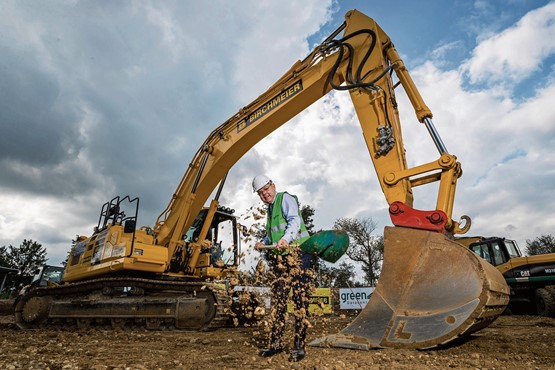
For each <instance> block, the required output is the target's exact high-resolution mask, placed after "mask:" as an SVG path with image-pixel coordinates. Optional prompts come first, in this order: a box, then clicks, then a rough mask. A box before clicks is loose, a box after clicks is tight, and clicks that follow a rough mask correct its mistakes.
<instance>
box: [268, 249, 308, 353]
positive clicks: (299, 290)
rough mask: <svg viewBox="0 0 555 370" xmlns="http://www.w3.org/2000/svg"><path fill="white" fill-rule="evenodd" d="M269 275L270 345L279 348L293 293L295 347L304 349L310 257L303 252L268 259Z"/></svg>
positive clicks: (273, 256)
mask: <svg viewBox="0 0 555 370" xmlns="http://www.w3.org/2000/svg"><path fill="white" fill-rule="evenodd" d="M268 262H269V265H270V275H271V280H272V286H271V294H272V312H271V317H272V320H273V322H272V332H271V334H270V346H271V347H276V348H278V347H282V346H283V344H282V338H283V334H284V332H285V324H286V323H285V315H286V313H287V300H288V297H289V292H290V291H292V298H293V304H294V306H295V313H294V315H295V338H294V346H295V347H296V348H303V347H304V345H305V339H306V329H307V324H308V321H307V320H308V319H307V314H308V305H309V303H310V295H311V292H312V285H313V284H312V280H313V271H312V268H311V267H312V256H311V255H310V254H308V253H305V252H303V251H299V252H298V255H295V254H289V255H286V256H276V255H270V256H268Z"/></svg>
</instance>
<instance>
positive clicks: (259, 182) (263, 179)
mask: <svg viewBox="0 0 555 370" xmlns="http://www.w3.org/2000/svg"><path fill="white" fill-rule="evenodd" d="M271 182H272V180H270V178H269V177H268V176H266V175H258V176H256V177H255V178H254V179H253V180H252V191H254V192H255V193H256V192H257V191H258V190H260V189H262V188H263V187H264V186H266V185H267V184H269V183H271Z"/></svg>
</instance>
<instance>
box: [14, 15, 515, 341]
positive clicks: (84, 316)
mask: <svg viewBox="0 0 555 370" xmlns="http://www.w3.org/2000/svg"><path fill="white" fill-rule="evenodd" d="M341 32H343V34H342V36H340V34H341ZM395 76H396V79H395V80H394V77H395ZM397 80H398V81H397ZM399 86H400V87H402V88H403V89H404V91H405V92H406V94H407V95H408V97H409V99H410V102H411V104H412V106H413V108H414V111H415V113H416V117H417V119H418V121H419V122H421V123H422V124H423V127H425V128H426V129H427V130H428V132H429V133H430V135H431V138H432V141H433V143H434V144H435V146H436V147H437V149H438V151H439V158H438V159H437V160H435V161H433V162H430V163H425V164H421V165H418V166H416V167H412V168H409V167H408V166H407V161H406V158H405V148H404V146H403V138H402V133H401V124H400V120H399V114H398V110H397V100H396V98H395V91H394V89H395V88H397V87H399ZM332 90H339V91H343V90H345V91H348V92H349V94H350V96H351V99H352V102H353V105H354V108H355V110H356V114H357V116H358V119H359V121H360V126H361V128H362V134H363V135H364V139H365V141H366V144H367V147H368V151H369V153H370V158H371V160H372V162H373V165H374V167H375V170H376V174H377V176H378V179H379V182H380V185H381V188H382V190H383V192H384V194H385V197H386V200H387V202H388V204H389V214H390V216H391V220H392V224H393V225H394V226H391V227H386V228H385V231H384V237H385V242H384V243H385V246H384V253H385V254H384V262H383V268H382V273H381V276H380V279H379V283H378V286H377V287H376V289H375V291H374V293H373V295H372V298H371V300H370V301H369V303H368V304H367V306H366V307H365V308H364V309H363V310H362V312H361V313H360V314H359V316H358V317H357V318H356V319H355V320H354V321H353V322H352V323H351V324H350V325H349V326H347V327H346V328H345V329H343V330H342V331H341V332H340V333H338V334H335V335H330V336H327V337H324V338H319V339H317V340H315V341H313V342H312V343H311V344H312V345H315V346H318V345H321V346H336V347H346V348H356V349H368V348H377V347H400V348H429V347H434V346H437V345H440V344H443V343H447V342H449V341H452V340H454V339H456V338H458V337H460V336H462V335H467V334H470V333H472V332H475V331H477V330H479V329H481V328H484V327H486V326H487V325H489V324H490V323H491V322H493V321H494V320H495V319H496V318H497V317H498V316H499V315H500V314H501V313H502V312H503V310H504V309H505V306H506V305H507V303H508V300H509V295H508V293H509V289H508V287H507V285H506V283H505V281H504V279H503V277H502V276H501V274H500V273H499V272H498V271H497V270H496V269H495V268H494V267H493V266H491V265H489V264H488V263H486V262H485V261H483V260H482V259H480V258H479V257H478V256H476V255H475V254H474V253H473V252H471V251H470V250H468V248H465V247H464V246H462V245H459V244H458V243H456V242H455V241H454V240H453V237H454V235H456V234H463V233H465V232H466V231H467V230H468V229H469V227H470V219H469V218H468V217H467V216H463V217H462V220H464V221H460V222H456V221H454V220H453V219H452V218H451V217H452V215H451V214H452V211H453V203H454V198H455V188H456V183H457V179H458V178H459V177H460V176H461V175H462V170H461V165H460V163H459V162H458V161H457V158H456V157H455V156H454V155H452V154H449V152H448V151H447V149H446V148H445V145H444V143H443V142H442V140H441V138H440V137H439V135H438V133H437V131H436V129H435V128H434V125H433V123H432V120H431V118H432V112H431V111H430V109H429V108H428V107H427V106H426V104H425V103H424V101H423V99H422V97H421V96H420V94H419V92H418V90H417V89H416V87H415V84H414V83H413V81H412V79H411V77H410V75H409V73H408V71H407V69H406V67H405V65H404V63H403V61H402V60H401V58H400V57H399V54H398V53H397V51H396V49H395V47H394V46H393V43H392V41H391V40H390V38H389V37H388V36H387V34H386V33H385V32H384V31H383V30H382V29H381V28H380V27H379V26H378V25H377V24H376V23H375V22H374V21H373V20H372V19H371V18H369V17H367V16H365V15H364V14H362V13H360V12H358V11H356V10H352V11H349V12H348V13H347V14H346V16H345V22H344V24H343V25H341V26H340V27H339V28H338V29H337V30H336V31H335V32H333V34H331V35H330V36H329V37H328V38H327V39H326V40H324V41H323V42H322V44H320V45H319V46H317V47H316V48H315V49H314V50H313V51H312V52H311V53H310V54H309V55H308V56H307V57H306V58H305V59H303V60H300V61H297V62H296V63H295V64H294V65H293V66H292V67H291V69H290V70H289V71H287V72H286V73H285V74H284V75H283V76H282V77H281V78H280V79H279V80H278V81H277V82H276V83H275V84H274V85H272V86H271V87H270V88H269V89H268V90H267V91H266V92H264V93H263V94H262V95H260V96H259V97H258V98H257V99H255V100H254V101H253V102H251V103H250V104H249V105H247V106H245V107H244V108H242V109H240V110H239V112H238V113H236V114H235V115H233V116H232V117H231V118H229V119H228V120H227V121H226V122H224V123H223V124H222V125H220V126H219V127H218V128H216V129H215V130H214V131H213V132H212V133H211V134H210V135H209V136H208V138H207V139H206V141H205V142H204V143H203V144H202V145H201V146H200V148H199V149H198V151H197V152H196V154H195V156H194V158H193V159H192V161H191V163H190V165H189V167H188V169H187V171H186V173H185V175H184V177H183V179H182V180H181V182H180V184H179V186H178V187H177V190H176V191H175V194H174V195H173V197H172V198H171V200H170V202H169V204H168V206H167V207H166V209H165V210H164V211H163V212H162V214H161V215H160V217H159V218H158V219H157V220H156V223H155V225H154V227H152V228H151V227H140V228H138V229H137V228H136V214H137V211H136V210H135V211H133V210H132V211H131V212H129V211H127V213H126V212H124V211H123V210H122V209H123V208H124V207H123V205H124V204H128V205H129V204H131V209H138V199H131V198H129V197H124V198H119V197H116V198H114V199H113V200H111V201H110V202H108V203H106V204H105V205H104V206H103V207H102V211H101V216H100V220H99V223H98V226H97V227H96V229H95V232H94V234H93V235H92V236H90V237H80V238H78V240H76V242H75V243H74V246H73V248H72V250H71V252H70V256H69V260H68V263H67V267H66V269H65V274H64V283H63V284H62V285H59V286H51V287H36V288H32V289H29V290H28V291H27V292H26V293H25V294H24V295H23V296H21V297H20V299H19V300H18V303H17V305H16V309H15V315H16V322H17V324H18V325H19V326H20V327H22V328H28V327H37V326H39V327H40V326H41V325H49V324H54V323H67V322H76V323H77V324H81V325H91V324H94V323H97V322H103V321H109V322H111V323H112V324H113V325H118V324H123V323H125V322H128V321H130V320H131V321H134V322H135V323H144V324H145V325H146V327H147V328H159V327H161V326H171V327H175V328H184V329H207V328H216V327H218V326H221V325H223V323H224V322H226V321H227V320H228V316H229V314H230V312H231V311H232V310H231V309H230V307H231V301H232V300H231V299H230V297H229V296H228V295H227V293H226V290H225V289H221V288H219V287H218V286H217V285H216V284H214V283H213V282H211V280H214V279H225V278H228V279H229V277H230V276H234V274H235V273H236V270H237V268H236V265H237V260H236V259H237V245H238V240H237V238H236V237H235V240H232V241H231V250H232V253H231V259H230V261H225V260H223V259H221V258H213V256H214V249H218V248H220V247H221V243H222V241H221V240H218V239H217V235H216V234H217V233H218V231H219V230H220V225H221V224H222V223H226V222H228V223H229V222H231V227H232V228H233V227H235V226H236V225H235V221H234V220H235V218H234V216H233V214H232V212H230V211H229V209H226V208H222V207H221V206H220V204H219V197H220V194H221V192H222V188H223V184H224V181H225V178H226V176H227V173H228V172H229V170H230V169H231V167H232V166H233V165H234V164H235V163H236V162H237V161H238V160H239V159H240V158H241V157H242V156H243V155H244V154H245V153H246V152H247V151H249V150H250V149H251V148H252V147H253V146H254V145H255V144H256V143H258V142H259V141H260V140H262V139H263V138H264V137H266V136H268V135H269V134H270V133H271V132H273V131H274V130H275V129H277V128H278V127H280V126H281V125H283V124H284V123H286V122H287V121H289V120H290V119H291V118H293V117H294V116H295V115H297V114H298V113H299V112H301V111H303V110H304V109H306V108H307V107H308V106H310V105H311V104H312V103H314V102H315V101H317V100H318V99H320V98H321V97H323V96H324V95H326V94H327V93H329V92H330V91H332ZM434 182H439V187H438V188H439V190H438V194H437V202H436V204H435V207H430V210H419V209H415V208H413V192H412V188H413V187H416V186H421V185H426V184H430V183H434ZM215 190H216V192H215V197H214V198H213V199H212V200H211V202H210V204H209V206H208V207H205V203H206V202H207V201H208V199H209V197H210V195H211V194H212V193H214V191H215ZM235 235H237V234H236V233H235ZM224 249H226V248H224ZM227 249H229V248H227Z"/></svg>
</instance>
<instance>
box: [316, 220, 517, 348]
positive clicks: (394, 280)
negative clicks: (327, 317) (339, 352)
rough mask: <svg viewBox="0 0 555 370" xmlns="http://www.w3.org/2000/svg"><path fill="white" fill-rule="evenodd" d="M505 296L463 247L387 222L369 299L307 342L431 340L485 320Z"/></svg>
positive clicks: (496, 277)
mask: <svg viewBox="0 0 555 370" xmlns="http://www.w3.org/2000/svg"><path fill="white" fill-rule="evenodd" d="M508 302H509V288H508V286H507V284H506V283H505V280H504V279H503V276H502V275H501V273H500V272H499V271H498V270H497V269H496V268H495V267H493V266H492V265H490V264H488V263H487V262H485V261H484V260H482V259H481V258H479V257H478V256H477V255H476V254H475V253H473V252H472V251H470V250H469V249H468V248H465V247H463V246H462V245H460V244H458V243H456V242H454V241H453V240H451V239H448V238H447V237H446V236H444V235H443V234H440V233H436V232H430V231H423V230H415V229H409V228H403V227H386V229H385V232H384V262H383V268H382V273H381V275H380V279H379V282H378V285H377V287H376V289H375V290H374V292H373V294H372V297H371V298H370V300H369V302H368V304H367V305H366V307H365V308H364V309H363V310H362V311H361V313H360V314H359V315H358V316H357V317H356V318H355V320H354V321H353V322H351V323H350V324H349V325H348V326H347V327H346V328H344V329H343V330H342V331H341V332H339V333H338V334H334V335H329V336H327V337H323V338H319V339H316V340H314V341H312V342H311V343H309V345H311V346H321V347H342V348H352V349H361V350H369V349H371V348H384V347H392V348H414V349H425V348H430V347H434V346H438V345H441V344H445V343H447V342H450V341H452V340H454V339H457V338H459V337H461V336H465V335H468V334H471V333H473V332H475V331H477V330H480V329H482V328H485V327H486V326H488V325H489V324H491V323H492V322H493V321H494V320H495V319H496V318H497V317H498V316H499V315H500V314H501V313H502V312H503V311H504V309H505V307H506V306H507V304H508Z"/></svg>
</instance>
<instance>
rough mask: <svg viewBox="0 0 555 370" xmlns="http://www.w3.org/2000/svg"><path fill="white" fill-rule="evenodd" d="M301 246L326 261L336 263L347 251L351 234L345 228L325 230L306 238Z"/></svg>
mask: <svg viewBox="0 0 555 370" xmlns="http://www.w3.org/2000/svg"><path fill="white" fill-rule="evenodd" d="M300 248H301V249H302V250H303V251H305V252H307V253H310V254H313V255H316V256H318V257H320V258H321V259H323V260H324V261H326V262H330V263H335V262H337V260H339V259H340V258H341V256H343V255H344V254H345V252H347V248H349V236H348V235H347V233H346V232H345V231H343V230H324V231H320V232H318V233H316V234H314V235H312V236H311V237H310V238H308V239H307V240H305V242H304V243H302V244H301V245H300Z"/></svg>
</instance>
